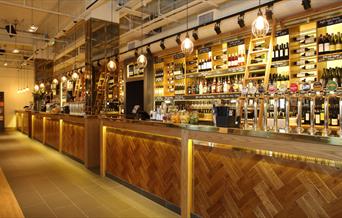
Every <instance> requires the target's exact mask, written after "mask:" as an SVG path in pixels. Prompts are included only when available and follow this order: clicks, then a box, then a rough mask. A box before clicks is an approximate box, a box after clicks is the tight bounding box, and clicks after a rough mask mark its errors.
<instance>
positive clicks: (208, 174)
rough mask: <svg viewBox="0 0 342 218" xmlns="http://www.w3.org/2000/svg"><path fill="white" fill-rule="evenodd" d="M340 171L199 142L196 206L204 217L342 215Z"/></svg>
mask: <svg viewBox="0 0 342 218" xmlns="http://www.w3.org/2000/svg"><path fill="white" fill-rule="evenodd" d="M341 184H342V170H340V169H336V168H332V167H328V166H321V165H318V164H311V163H305V162H299V161H295V160H284V159H279V158H274V157H268V156H261V155H257V154H253V153H246V152H244V151H236V150H233V149H220V148H210V147H206V146H199V145H196V146H195V150H194V202H193V211H194V212H195V213H197V214H199V215H201V216H203V217H234V218H235V217H342V207H341V205H342V204H341V203H342V185H341Z"/></svg>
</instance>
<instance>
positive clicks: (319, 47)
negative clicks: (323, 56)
mask: <svg viewBox="0 0 342 218" xmlns="http://www.w3.org/2000/svg"><path fill="white" fill-rule="evenodd" d="M318 52H324V45H323V43H321V44H319V46H318Z"/></svg>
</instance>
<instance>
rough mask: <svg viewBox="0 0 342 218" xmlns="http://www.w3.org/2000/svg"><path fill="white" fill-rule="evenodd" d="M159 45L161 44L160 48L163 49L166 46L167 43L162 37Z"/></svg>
mask: <svg viewBox="0 0 342 218" xmlns="http://www.w3.org/2000/svg"><path fill="white" fill-rule="evenodd" d="M159 46H160V48H161V49H163V50H164V49H165V48H166V47H165V44H164V39H162V40H161V41H160V44H159Z"/></svg>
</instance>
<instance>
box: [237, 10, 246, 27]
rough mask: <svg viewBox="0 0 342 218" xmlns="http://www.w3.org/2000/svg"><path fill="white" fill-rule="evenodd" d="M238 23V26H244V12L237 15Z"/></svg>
mask: <svg viewBox="0 0 342 218" xmlns="http://www.w3.org/2000/svg"><path fill="white" fill-rule="evenodd" d="M238 24H239V26H240V28H244V27H245V26H246V25H245V14H244V13H241V14H240V15H239V16H238Z"/></svg>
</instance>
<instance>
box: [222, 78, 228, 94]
mask: <svg viewBox="0 0 342 218" xmlns="http://www.w3.org/2000/svg"><path fill="white" fill-rule="evenodd" d="M228 91H229V90H228V83H227V80H226V78H225V79H224V81H223V92H224V93H227V92H228Z"/></svg>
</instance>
